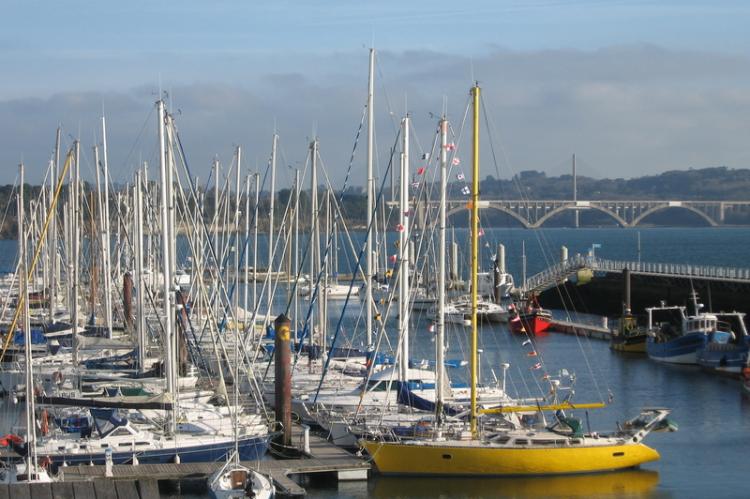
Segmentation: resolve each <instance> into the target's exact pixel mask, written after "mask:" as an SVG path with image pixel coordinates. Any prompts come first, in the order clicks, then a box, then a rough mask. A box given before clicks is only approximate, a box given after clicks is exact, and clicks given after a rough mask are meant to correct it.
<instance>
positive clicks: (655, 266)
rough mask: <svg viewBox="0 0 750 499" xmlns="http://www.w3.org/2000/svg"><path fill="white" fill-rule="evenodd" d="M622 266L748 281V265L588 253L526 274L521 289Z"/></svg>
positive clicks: (672, 274)
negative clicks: (645, 259)
mask: <svg viewBox="0 0 750 499" xmlns="http://www.w3.org/2000/svg"><path fill="white" fill-rule="evenodd" d="M625 268H627V269H629V270H630V272H631V273H633V274H642V275H654V276H661V277H682V278H697V279H704V280H714V281H732V282H741V283H750V268H735V267H716V266H712V265H692V264H686V263H652V262H634V261H626V260H605V259H603V258H597V257H592V256H585V255H576V256H574V257H571V258H568V259H567V260H565V261H562V262H558V263H556V264H554V265H552V266H550V267H548V268H547V269H545V270H543V271H542V272H539V273H538V274H535V275H533V276H531V277H529V278H528V279H527V280H526V282H525V283H524V287H523V289H524V291H526V292H527V293H529V292H531V293H540V292H542V291H544V290H546V289H549V288H551V287H553V286H556V285H557V284H560V283H562V282H565V280H567V279H569V278H571V277H572V276H573V275H576V274H577V273H578V271H580V270H584V269H589V270H592V271H594V272H613V273H621V272H622V271H623V269H625Z"/></svg>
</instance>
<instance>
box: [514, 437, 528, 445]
mask: <svg viewBox="0 0 750 499" xmlns="http://www.w3.org/2000/svg"><path fill="white" fill-rule="evenodd" d="M528 443H529V441H528V440H526V439H525V438H517V439H516V441H515V444H516V445H528Z"/></svg>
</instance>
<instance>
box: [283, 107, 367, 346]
mask: <svg viewBox="0 0 750 499" xmlns="http://www.w3.org/2000/svg"><path fill="white" fill-rule="evenodd" d="M367 111H368V109H367V105H365V106H364V107H363V109H362V117H361V119H360V121H359V127H357V133H356V134H355V136H354V145H353V146H352V152H351V155H350V156H349V166H348V167H347V169H346V176H345V178H344V185H343V187H342V188H341V191H339V199H338V200H337V201H336V202H337V203H341V202H342V201H343V199H344V195H345V194H346V190H347V187H348V184H349V179H350V176H351V173H352V167H353V166H354V158H355V156H356V154H357V145H358V144H359V138H360V136H361V135H362V129H363V128H364V124H365V118H366V117H367ZM321 163H322V160H321ZM323 172H324V173H325V168H324V170H323ZM326 178H327V176H326ZM313 189H317V186H313ZM321 202H322V201H321ZM313 208H314V209H315V210H317V212H318V213H320V207H319V206H318V207H313ZM338 220H339V217H338V216H335V217H334V220H333V228H334V229H335V227H336V226H337V224H338ZM333 232H334V231H333V230H332V231H331V233H333ZM312 239H313V237H312V233H311V234H310V240H311V241H312ZM311 241H310V244H311ZM330 245H331V234H329V235H328V242H327V244H326V251H325V254H323V255H321V256H322V257H323V260H325V258H327V255H328V252H329V249H330ZM306 255H307V249H306V250H305V256H306ZM322 267H323V266H322V265H321V271H322ZM300 268H301V266H300ZM310 279H311V280H312V276H310ZM319 281H320V272H319V275H318V278H317V281H316V283H315V286H316V290H315V293H312V288H311V297H310V306H309V309H311V308H312V307H313V305H314V302H315V295H316V294H317V286H318V284H319ZM297 283H298V279H295V282H294V285H293V287H292V294H290V296H289V299H288V300H287V304H286V307H285V310H284V315H288V314H289V309H290V308H291V307H292V304H293V301H294V300H293V298H292V296H293V293H295V292H296V290H297ZM310 285H311V286H312V281H311V282H310ZM309 320H310V310H308V314H307V317H306V318H305V328H304V331H306V330H307V322H308V321H309ZM324 334H325V333H324ZM301 344H302V342H301V341H300V348H301ZM300 351H301V350H300Z"/></svg>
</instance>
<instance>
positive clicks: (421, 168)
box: [417, 166, 425, 175]
mask: <svg viewBox="0 0 750 499" xmlns="http://www.w3.org/2000/svg"><path fill="white" fill-rule="evenodd" d="M424 170H425V167H424V166H420V167H419V168H417V175H422V174H424Z"/></svg>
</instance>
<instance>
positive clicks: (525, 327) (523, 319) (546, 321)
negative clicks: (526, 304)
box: [508, 314, 552, 335]
mask: <svg viewBox="0 0 750 499" xmlns="http://www.w3.org/2000/svg"><path fill="white" fill-rule="evenodd" d="M508 324H509V325H510V330H511V331H512V332H514V333H516V334H523V333H524V332H525V333H528V334H534V335H537V334H543V333H545V332H546V331H547V330H548V329H549V328H550V326H552V321H551V319H550V318H549V317H546V316H543V315H538V314H521V315H520V316H518V319H517V320H515V319H514V320H511V321H510V322H508Z"/></svg>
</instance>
